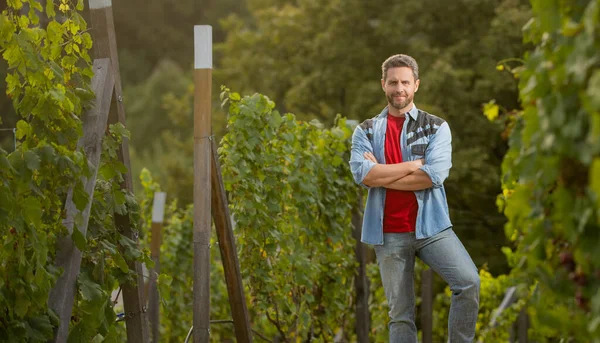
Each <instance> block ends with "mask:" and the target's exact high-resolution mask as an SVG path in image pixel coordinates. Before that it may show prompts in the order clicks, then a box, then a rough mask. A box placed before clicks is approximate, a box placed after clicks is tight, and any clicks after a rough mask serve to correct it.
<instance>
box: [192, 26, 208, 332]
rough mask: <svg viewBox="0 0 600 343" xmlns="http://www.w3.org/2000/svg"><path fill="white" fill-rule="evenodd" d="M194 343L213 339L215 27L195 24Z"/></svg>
mask: <svg viewBox="0 0 600 343" xmlns="http://www.w3.org/2000/svg"><path fill="white" fill-rule="evenodd" d="M194 55H195V56H194V65H195V70H194V287H193V289H194V306H193V308H194V318H193V319H194V320H193V323H194V343H208V342H209V341H210V337H209V332H210V233H211V229H212V225H211V224H212V220H211V184H210V162H211V161H210V159H211V151H212V147H211V145H212V144H211V139H212V136H211V135H212V133H211V127H210V123H211V109H212V103H211V91H212V28H211V27H210V26H194Z"/></svg>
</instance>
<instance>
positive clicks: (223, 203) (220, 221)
mask: <svg viewBox="0 0 600 343" xmlns="http://www.w3.org/2000/svg"><path fill="white" fill-rule="evenodd" d="M210 175H211V178H210V179H211V183H212V185H211V189H212V206H211V207H212V215H213V219H214V221H215V228H216V230H217V238H218V239H219V250H220V251H221V259H222V260H223V269H224V271H225V282H226V283H227V293H228V294H229V306H230V307H231V313H232V316H233V325H234V328H235V337H236V340H237V342H239V343H246V342H252V329H251V327H250V319H249V316H248V307H247V306H246V297H245V295H244V285H243V284H242V274H241V273H240V264H239V261H238V256H237V250H236V248H235V237H234V235H233V224H232V223H231V216H230V215H229V206H228V205H227V196H226V194H225V186H224V185H223V179H222V176H221V166H220V164H219V155H218V154H217V143H216V142H215V141H214V140H213V141H212V163H211V174H210Z"/></svg>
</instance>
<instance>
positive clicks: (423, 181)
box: [363, 152, 433, 191]
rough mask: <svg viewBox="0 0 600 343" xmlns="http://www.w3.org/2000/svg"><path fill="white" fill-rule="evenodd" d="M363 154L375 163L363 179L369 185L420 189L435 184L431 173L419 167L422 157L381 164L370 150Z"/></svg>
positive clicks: (407, 189) (396, 188) (402, 189)
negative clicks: (408, 160)
mask: <svg viewBox="0 0 600 343" xmlns="http://www.w3.org/2000/svg"><path fill="white" fill-rule="evenodd" d="M363 156H364V158H365V159H366V160H369V161H371V162H373V163H375V166H374V167H373V168H372V169H371V170H370V171H369V173H368V174H367V175H366V176H365V179H364V181H363V183H364V184H365V185H367V186H369V187H384V188H388V189H395V190H400V191H419V190H423V189H427V188H430V187H432V186H433V183H432V181H431V178H430V177H429V175H427V173H425V172H424V171H422V170H420V169H419V168H421V167H422V166H423V160H422V159H419V160H416V161H410V162H403V163H396V164H380V163H378V162H377V159H375V156H373V154H372V153H370V152H365V153H364V154H363Z"/></svg>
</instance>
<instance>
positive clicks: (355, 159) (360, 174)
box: [350, 126, 375, 188]
mask: <svg viewBox="0 0 600 343" xmlns="http://www.w3.org/2000/svg"><path fill="white" fill-rule="evenodd" d="M365 152H370V153H373V146H372V144H371V142H370V141H369V139H368V138H367V135H366V133H365V131H364V130H363V129H362V128H361V127H360V126H357V127H356V129H354V134H353V135H352V151H351V154H350V170H351V171H352V177H353V178H354V182H356V183H357V184H359V185H361V186H362V187H364V188H369V186H367V185H365V184H364V183H363V181H364V179H365V176H367V174H368V173H369V171H370V170H371V168H373V167H374V166H375V163H374V162H372V161H369V160H367V159H365V157H364V156H363V155H364V153H365Z"/></svg>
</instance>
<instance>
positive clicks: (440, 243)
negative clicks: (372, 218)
mask: <svg viewBox="0 0 600 343" xmlns="http://www.w3.org/2000/svg"><path fill="white" fill-rule="evenodd" d="M375 254H376V255H377V261H378V264H379V272H380V273H381V279H382V282H383V288H384V290H385V296H386V298H387V301H388V305H389V307H390V312H389V316H390V323H389V328H390V343H412V342H417V327H416V325H415V292H414V267H415V256H418V257H419V258H420V259H421V260H422V261H423V262H425V263H426V264H427V265H428V266H429V267H430V268H431V269H433V270H434V271H435V272H436V273H437V274H438V275H440V276H441V277H442V278H443V279H444V280H445V281H446V282H447V283H448V284H449V285H450V289H451V290H452V305H451V306H450V314H449V318H448V341H449V342H451V343H462V342H472V341H473V340H474V339H475V324H476V322H477V312H478V310H479V273H478V271H477V267H475V264H474V263H473V260H471V257H470V256H469V253H468V252H467V250H466V249H465V247H464V246H463V245H462V243H461V242H460V240H459V239H458V237H456V234H454V231H452V229H447V230H444V231H442V232H440V233H438V234H436V235H434V236H432V237H429V238H425V239H416V237H415V233H414V232H408V233H386V234H384V244H383V245H377V246H375Z"/></svg>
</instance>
